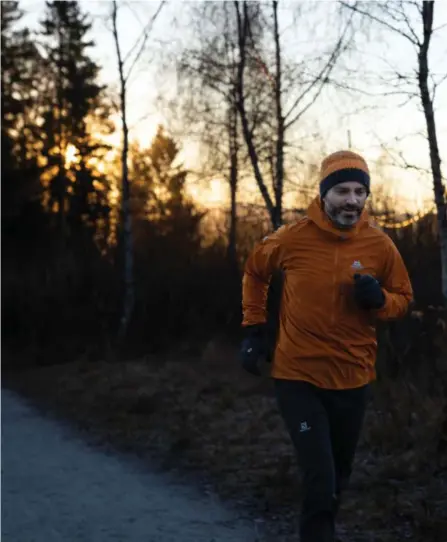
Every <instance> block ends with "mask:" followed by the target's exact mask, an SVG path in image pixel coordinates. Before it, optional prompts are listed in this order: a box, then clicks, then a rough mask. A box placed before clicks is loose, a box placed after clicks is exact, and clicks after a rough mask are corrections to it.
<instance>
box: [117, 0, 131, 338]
mask: <svg viewBox="0 0 447 542" xmlns="http://www.w3.org/2000/svg"><path fill="white" fill-rule="evenodd" d="M116 18H117V6H116V1H114V2H113V15H112V19H113V37H114V40H115V47H116V54H117V59H118V71H119V79H120V107H121V122H122V130H123V149H122V153H121V165H122V181H121V183H122V184H121V191H122V192H121V198H122V200H121V213H122V224H123V237H122V243H123V244H122V246H123V252H124V303H123V312H122V316H121V323H120V329H119V333H118V337H119V338H120V339H123V338H124V337H125V335H126V333H127V330H128V327H129V323H130V320H131V318H132V314H133V310H134V305H135V283H134V270H133V242H132V216H131V209H130V185H129V172H128V163H127V160H128V154H129V130H128V126H127V117H126V79H125V77H124V65H123V60H122V56H121V49H120V46H119V40H118V29H117V23H116Z"/></svg>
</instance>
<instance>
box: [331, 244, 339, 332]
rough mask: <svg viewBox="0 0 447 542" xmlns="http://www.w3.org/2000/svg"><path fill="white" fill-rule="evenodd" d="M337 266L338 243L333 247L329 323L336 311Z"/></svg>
mask: <svg viewBox="0 0 447 542" xmlns="http://www.w3.org/2000/svg"><path fill="white" fill-rule="evenodd" d="M337 267H338V244H337V245H336V247H335V255H334V272H333V274H332V279H333V281H332V282H333V284H332V288H333V295H332V315H331V324H335V314H336V312H337V307H336V305H337Z"/></svg>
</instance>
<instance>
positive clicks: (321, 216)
mask: <svg viewBox="0 0 447 542" xmlns="http://www.w3.org/2000/svg"><path fill="white" fill-rule="evenodd" d="M369 193H370V175H369V170H368V166H367V164H366V162H365V160H364V159H363V158H362V157H361V156H359V155H358V154H355V153H353V152H351V151H339V152H336V153H334V154H331V155H330V156H328V157H327V158H326V159H325V160H323V162H322V166H321V181H320V195H319V196H318V197H317V198H315V200H314V201H313V202H312V203H311V205H310V207H309V209H308V212H307V216H305V217H304V218H302V219H301V220H299V221H298V222H296V223H295V224H290V225H286V226H283V227H282V228H280V229H278V230H277V231H276V232H275V233H273V234H272V235H270V236H269V237H267V238H265V239H264V240H263V241H262V242H261V243H259V244H258V245H257V246H256V247H255V249H254V250H253V252H252V254H251V255H250V257H249V258H248V260H247V263H246V267H245V273H244V278H243V292H242V297H243V299H242V308H243V322H242V325H243V327H244V331H245V339H244V341H243V343H242V347H241V361H242V365H243V367H244V368H245V369H246V370H247V371H248V372H250V373H252V374H257V375H258V374H260V371H259V367H258V362H259V361H260V359H262V358H265V356H266V354H267V351H268V345H267V332H266V321H267V314H266V313H267V311H266V300H267V292H268V286H269V282H270V278H271V276H272V273H273V272H274V271H277V270H279V271H282V273H283V278H284V281H283V290H282V297H281V307H280V315H279V332H278V337H277V341H276V347H275V353H274V359H273V364H272V371H271V375H272V377H273V379H274V385H275V391H276V398H277V403H278V407H279V410H280V412H281V415H282V417H283V419H284V422H285V425H286V427H287V429H288V431H289V433H290V436H291V439H292V442H293V444H294V447H295V449H296V452H297V456H298V462H299V466H300V470H301V472H302V481H303V482H302V489H303V502H302V509H301V518H300V535H301V542H333V541H334V536H335V534H334V532H335V528H334V522H335V516H336V512H337V509H338V504H339V497H340V493H341V491H342V490H343V489H344V488H345V487H346V485H347V482H348V480H349V477H350V474H351V469H352V463H353V459H354V454H355V450H356V446H357V442H358V439H359V436H360V432H361V427H362V423H363V418H364V413H365V408H366V405H367V400H368V393H369V383H370V382H371V381H372V380H374V378H375V358H376V350H377V341H376V322H377V321H378V320H389V319H396V318H400V317H402V316H404V315H405V313H406V312H407V310H408V307H409V304H410V302H411V300H412V288H411V284H410V279H409V277H408V273H407V270H406V268H405V265H404V263H403V261H402V258H401V256H400V254H399V252H398V250H397V248H396V247H395V245H394V243H393V242H392V241H391V239H390V238H389V237H388V236H387V235H386V234H385V233H383V232H382V231H381V230H379V229H378V228H377V227H375V226H374V225H373V224H371V222H370V220H369V218H368V215H367V212H366V210H365V208H364V207H365V202H366V200H367V197H368V195H369Z"/></svg>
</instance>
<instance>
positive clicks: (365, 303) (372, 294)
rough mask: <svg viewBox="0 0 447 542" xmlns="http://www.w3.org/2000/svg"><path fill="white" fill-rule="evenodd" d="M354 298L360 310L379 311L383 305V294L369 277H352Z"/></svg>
mask: <svg viewBox="0 0 447 542" xmlns="http://www.w3.org/2000/svg"><path fill="white" fill-rule="evenodd" d="M354 296H355V299H356V301H357V303H358V305H359V306H360V307H361V308H362V309H366V310H369V309H381V308H382V307H383V306H384V305H385V294H384V293H383V291H382V288H381V286H380V284H379V281H378V280H376V279H375V278H374V277H373V276H371V275H360V274H358V273H356V274H355V275H354Z"/></svg>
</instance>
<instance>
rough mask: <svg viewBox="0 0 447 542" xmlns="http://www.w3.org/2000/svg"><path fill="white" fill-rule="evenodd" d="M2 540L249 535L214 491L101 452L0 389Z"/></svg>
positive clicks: (161, 540)
mask: <svg viewBox="0 0 447 542" xmlns="http://www.w3.org/2000/svg"><path fill="white" fill-rule="evenodd" d="M1 459H2V487H1V489H2V541H3V542H24V541H26V542H60V541H61V540H64V541H66V542H76V541H81V540H82V541H83V542H85V541H92V542H93V541H94V542H106V541H107V542H109V541H110V542H111V541H116V542H126V541H129V542H143V541H144V542H152V541H153V542H227V541H228V542H230V541H231V542H255V541H256V540H259V538H258V537H257V535H256V532H255V526H254V524H253V523H252V522H250V521H247V520H243V519H241V518H238V517H236V516H235V513H234V512H233V511H230V510H229V509H228V508H226V507H225V506H224V505H223V503H221V502H219V500H218V499H217V497H215V496H214V495H204V494H203V493H200V492H199V491H198V490H197V489H193V488H191V487H188V486H185V485H184V484H180V483H178V482H176V481H175V480H173V479H171V477H169V476H167V475H165V474H161V473H158V472H148V471H146V470H143V469H142V468H139V467H137V466H136V465H134V464H133V463H130V462H127V461H126V460H125V459H123V458H121V457H118V456H115V455H107V454H105V453H102V452H101V451H99V450H97V449H94V448H92V447H90V446H88V445H87V444H86V443H84V442H83V441H82V440H80V439H79V438H78V437H77V436H75V435H74V434H73V433H72V432H71V431H70V430H69V429H68V428H66V427H64V426H62V425H61V424H59V423H57V422H55V421H53V420H50V419H47V418H45V417H43V416H42V415H41V414H39V413H38V412H37V411H36V410H35V409H34V408H32V407H30V406H29V405H28V404H27V403H26V402H25V401H24V400H23V399H22V398H20V397H18V396H17V395H15V394H14V393H12V392H10V391H8V390H2V458H1Z"/></svg>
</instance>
